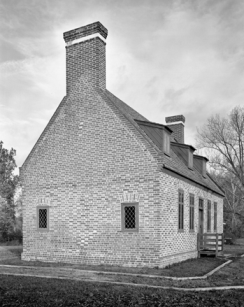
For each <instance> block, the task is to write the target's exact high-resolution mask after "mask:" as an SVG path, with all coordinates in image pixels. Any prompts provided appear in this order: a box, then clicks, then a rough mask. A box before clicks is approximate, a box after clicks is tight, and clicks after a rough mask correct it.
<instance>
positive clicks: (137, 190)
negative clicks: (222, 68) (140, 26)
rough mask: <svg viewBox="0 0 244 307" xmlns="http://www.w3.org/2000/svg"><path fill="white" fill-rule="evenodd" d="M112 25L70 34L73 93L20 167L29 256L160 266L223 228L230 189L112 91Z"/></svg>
mask: <svg viewBox="0 0 244 307" xmlns="http://www.w3.org/2000/svg"><path fill="white" fill-rule="evenodd" d="M107 33H108V32H107V29H106V28H105V27H104V26H103V25H102V24H101V23H100V22H96V23H93V24H90V25H87V26H84V27H81V28H78V29H74V30H71V31H68V32H65V33H64V40H65V43H66V70H67V72H66V81H67V95H66V96H65V97H64V98H63V100H62V101H61V103H60V105H59V106H58V108H57V110H56V111H55V113H54V115H53V116H52V118H51V120H50V121H49V123H48V125H47V126H46V128H45V129H44V131H43V133H42V134H41V136H40V137H39V139H38V141H37V143H36V144H35V146H34V147H33V149H32V151H31V152H30V154H29V156H28V157H27V159H26V161H25V162H24V164H23V166H22V167H21V170H20V177H21V182H22V188H23V208H24V209H23V242H24V243H23V244H24V246H23V253H22V259H23V260H41V261H50V262H51V261H54V262H69V263H85V264H111V265H123V266H149V267H154V266H159V267H164V266H166V265H169V264H172V263H175V262H179V261H182V260H185V259H189V258H194V257H197V233H198V232H209V233H216V232H217V233H222V232H223V192H222V191H221V190H220V188H219V187H218V186H217V185H216V184H215V183H214V181H213V180H212V179H211V178H210V176H209V174H208V173H207V172H206V163H207V161H208V160H207V159H206V158H204V157H202V156H199V155H194V151H195V148H194V147H192V146H190V145H187V144H185V143H184V122H185V118H184V116H183V115H179V116H172V117H167V118H166V125H163V124H159V123H153V122H150V121H148V120H147V119H146V118H145V117H143V116H142V115H140V114H139V113H137V112H136V111H135V110H133V109H132V108H131V107H130V106H128V105H127V104H125V103H124V102H123V101H121V100H120V99H119V98H117V97H115V96H114V95H113V94H112V93H110V92H109V91H108V90H107V89H106V65H105V46H106V37H107Z"/></svg>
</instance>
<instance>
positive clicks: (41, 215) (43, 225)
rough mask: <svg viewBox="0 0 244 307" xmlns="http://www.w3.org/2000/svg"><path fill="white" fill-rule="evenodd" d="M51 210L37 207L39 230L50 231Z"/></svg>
mask: <svg viewBox="0 0 244 307" xmlns="http://www.w3.org/2000/svg"><path fill="white" fill-rule="evenodd" d="M48 219H49V208H48V207H37V228H38V230H44V231H47V230H48V226H49V221H48Z"/></svg>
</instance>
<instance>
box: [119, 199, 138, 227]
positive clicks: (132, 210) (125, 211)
mask: <svg viewBox="0 0 244 307" xmlns="http://www.w3.org/2000/svg"><path fill="white" fill-rule="evenodd" d="M138 211H139V209H138V203H124V204H121V218H122V221H121V222H122V230H123V231H138V230H139V212H138Z"/></svg>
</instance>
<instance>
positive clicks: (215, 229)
mask: <svg viewBox="0 0 244 307" xmlns="http://www.w3.org/2000/svg"><path fill="white" fill-rule="evenodd" d="M214 231H217V203H214Z"/></svg>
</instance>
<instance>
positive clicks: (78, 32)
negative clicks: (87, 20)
mask: <svg viewBox="0 0 244 307" xmlns="http://www.w3.org/2000/svg"><path fill="white" fill-rule="evenodd" d="M95 33H99V34H100V35H102V36H103V37H104V38H105V39H106V38H107V36H108V30H107V29H106V28H105V27H104V26H103V25H102V24H101V22H99V21H97V22H93V23H91V24H89V25H86V26H83V27H80V28H76V29H73V30H70V31H67V32H64V34H63V37H64V40H65V42H66V43H67V42H70V41H73V40H75V39H78V38H82V37H85V36H88V35H92V34H95Z"/></svg>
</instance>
